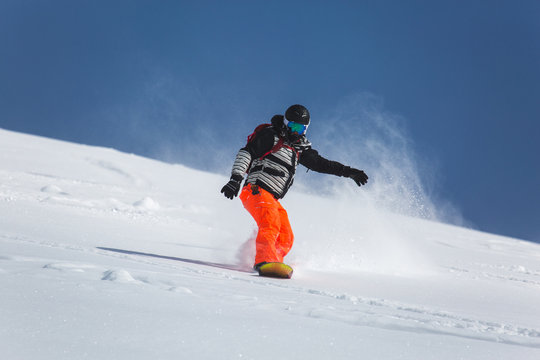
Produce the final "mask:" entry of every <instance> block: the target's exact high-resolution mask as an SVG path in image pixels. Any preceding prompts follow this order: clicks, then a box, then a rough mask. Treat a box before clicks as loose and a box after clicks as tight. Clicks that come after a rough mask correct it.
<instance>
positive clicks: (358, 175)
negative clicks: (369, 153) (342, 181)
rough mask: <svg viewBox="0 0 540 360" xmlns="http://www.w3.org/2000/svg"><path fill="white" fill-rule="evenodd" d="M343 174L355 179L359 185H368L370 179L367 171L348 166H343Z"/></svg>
mask: <svg viewBox="0 0 540 360" xmlns="http://www.w3.org/2000/svg"><path fill="white" fill-rule="evenodd" d="M343 176H345V177H349V178H351V179H353V180H354V182H355V183H356V184H357V185H358V186H362V185H366V184H367V180H368V176H367V175H366V173H365V172H363V171H362V170H358V169H355V168H351V167H348V166H345V167H344V168H343Z"/></svg>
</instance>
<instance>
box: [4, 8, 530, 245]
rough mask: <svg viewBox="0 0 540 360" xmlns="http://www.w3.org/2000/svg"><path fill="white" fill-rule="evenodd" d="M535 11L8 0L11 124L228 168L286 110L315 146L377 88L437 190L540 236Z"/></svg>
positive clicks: (500, 225) (465, 210)
mask: <svg viewBox="0 0 540 360" xmlns="http://www.w3.org/2000/svg"><path fill="white" fill-rule="evenodd" d="M539 18H540V2H538V1H528V0H520V1H496V0H493V1H478V0H468V1H444V2H443V1H427V0H426V1H398V0H396V1H384V0H383V1H272V2H268V1H253V0H252V1H159V2H158V1H140V0H139V1H137V0H134V1H99V0H92V1H82V0H81V1H71V0H70V1H61V0H58V1H46V0H40V1H30V0H28V1H19V0H4V1H2V2H1V3H0V127H2V128H5V129H10V130H16V131H22V132H27V133H32V134H38V135H43V136H48V137H53V138H58V139H65V140H69V141H75V142H81V143H86V144H94V145H101V146H108V147H114V148H117V149H120V150H122V151H128V152H133V153H137V154H141V155H145V156H151V157H156V158H160V159H165V160H168V161H176V162H182V163H185V164H188V165H190V166H195V167H198V168H201V169H207V170H212V171H218V172H223V173H225V172H226V169H227V168H229V167H230V165H231V161H232V160H231V159H232V157H234V153H235V152H236V150H237V149H238V147H239V146H241V145H243V141H244V140H245V136H246V135H247V134H248V133H249V132H250V131H251V130H252V128H253V127H254V125H256V124H257V123H260V122H265V121H267V120H268V119H269V117H270V116H271V115H273V114H275V113H282V112H283V111H284V109H285V108H286V107H287V106H288V105H290V104H293V103H301V104H304V105H306V106H307V107H308V108H309V109H310V111H311V114H312V118H313V123H312V126H311V127H310V136H312V141H313V142H314V145H315V147H316V148H317V143H316V142H315V141H314V140H316V139H317V136H319V138H322V137H321V134H323V133H326V132H327V131H328V130H329V129H328V127H329V126H333V127H336V126H337V127H339V128H341V129H342V131H343V133H346V132H348V131H354V129H356V128H355V126H356V125H355V124H354V123H353V121H358V119H355V120H353V119H352V118H351V120H348V119H347V118H340V121H339V122H338V123H336V122H335V121H334V122H330V121H326V120H327V119H329V118H331V117H332V116H334V117H335V114H336V113H341V114H343V113H350V112H351V111H352V110H354V109H355V106H351V100H350V99H351V98H352V99H355V98H356V99H357V98H361V99H365V98H366V96H367V97H368V98H370V99H375V102H376V103H377V107H378V108H379V109H380V111H381V112H384V113H387V114H392V117H393V118H396V119H399V123H400V124H401V125H402V126H403V128H404V129H406V134H407V137H408V141H409V142H410V148H411V151H412V152H414V154H415V155H414V157H415V160H416V162H417V163H418V164H419V168H420V169H421V173H420V175H421V176H422V177H425V178H426V179H428V178H429V179H431V180H430V182H431V185H430V193H431V194H432V196H433V197H435V198H437V199H445V200H447V201H450V202H451V203H453V204H454V205H455V206H456V207H457V208H458V209H459V210H460V212H461V213H462V215H463V217H464V218H465V219H466V220H467V221H469V222H470V223H471V224H473V226H474V227H475V228H477V229H480V230H485V231H489V232H494V233H499V234H504V235H509V236H514V237H519V238H524V239H529V240H534V241H540V188H539V186H540V161H539V154H540V145H539V139H540V125H539V121H538V120H539V119H540V21H538V19H539ZM366 94H367V95H366ZM344 108H345V110H346V111H343V110H344ZM317 129H319V130H317ZM317 134H318V135H317ZM359 138H360V141H361V138H362V137H361V134H360V136H359ZM343 139H349V138H347V137H344V138H343ZM336 141H337V142H339V139H336ZM356 145H357V144H356V143H355V142H353V141H349V143H347V141H342V142H340V143H339V146H340V147H345V148H346V149H350V153H351V154H354V153H355V151H356V150H357V149H359V148H358V147H357V146H356ZM318 150H319V151H320V152H321V153H322V154H323V155H324V154H325V149H324V148H319V149H318ZM330 153H331V152H330ZM348 159H353V162H354V159H355V158H354V156H351V157H349V158H348ZM358 159H359V160H358V163H353V164H351V165H354V166H357V167H360V168H362V167H363V164H362V163H360V162H361V159H362V158H361V157H359V158H358ZM336 160H341V159H336ZM365 170H366V172H368V174H369V169H368V168H366V169H365ZM433 179H435V181H434V180H433Z"/></svg>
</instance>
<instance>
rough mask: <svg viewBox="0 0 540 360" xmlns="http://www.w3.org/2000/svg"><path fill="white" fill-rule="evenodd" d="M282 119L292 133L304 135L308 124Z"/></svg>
mask: <svg viewBox="0 0 540 360" xmlns="http://www.w3.org/2000/svg"><path fill="white" fill-rule="evenodd" d="M283 121H284V123H285V126H287V127H288V128H289V129H290V130H291V132H293V133H297V134H300V135H304V134H305V133H306V131H307V128H308V125H304V124H299V123H296V122H294V121H289V120H287V119H283Z"/></svg>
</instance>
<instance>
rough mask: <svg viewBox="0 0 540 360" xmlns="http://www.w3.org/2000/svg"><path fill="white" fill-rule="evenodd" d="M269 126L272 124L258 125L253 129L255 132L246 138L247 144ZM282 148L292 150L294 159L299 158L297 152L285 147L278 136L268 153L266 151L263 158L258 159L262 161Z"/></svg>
mask: <svg viewBox="0 0 540 360" xmlns="http://www.w3.org/2000/svg"><path fill="white" fill-rule="evenodd" d="M271 126H272V124H260V125H259V126H257V127H256V128H255V130H254V131H253V132H252V133H251V134H250V135H249V136H248V137H247V142H248V143H250V142H251V140H253V139H254V138H255V136H256V135H257V134H258V133H259V132H260V131H261V130H263V129H266V128H269V127H271ZM284 146H286V147H288V148H290V149H292V151H293V152H294V153H295V154H296V157H298V156H299V154H298V152H297V151H296V150H295V149H294V148H292V147H290V146H287V145H285V144H284V143H283V138H282V137H281V136H280V137H279V140H278V142H277V143H276V144H275V145H274V146H273V147H272V149H270V151H268V152H267V153H265V154H264V155H263V156H261V157H260V158H259V159H260V160H262V159H264V158H265V157H267V156H268V155H270V154H273V153H275V152H278V151H279V149H281V148H282V147H284Z"/></svg>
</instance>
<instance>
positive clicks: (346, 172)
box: [300, 148, 368, 186]
mask: <svg viewBox="0 0 540 360" xmlns="http://www.w3.org/2000/svg"><path fill="white" fill-rule="evenodd" d="M300 164H302V165H304V166H305V167H307V168H308V169H310V170H313V171H317V172H320V173H324V174H332V175H336V176H344V177H348V178H351V179H353V180H354V181H355V182H356V184H357V185H358V186H361V185H365V184H366V183H367V181H368V176H367V175H366V173H365V172H364V171H362V170H358V169H355V168H352V167H350V166H345V165H343V164H341V163H339V162H337V161H332V160H328V159H326V158H324V157H322V156H321V155H319V153H318V152H317V150H315V149H311V148H310V149H307V150H305V151H303V152H302V156H300Z"/></svg>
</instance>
